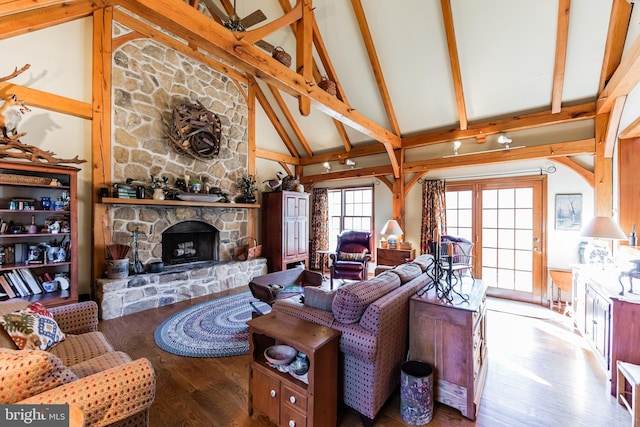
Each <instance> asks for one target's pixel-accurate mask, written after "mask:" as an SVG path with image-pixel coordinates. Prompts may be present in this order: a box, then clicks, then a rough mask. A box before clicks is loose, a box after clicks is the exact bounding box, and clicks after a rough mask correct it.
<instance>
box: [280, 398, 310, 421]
mask: <svg viewBox="0 0 640 427" xmlns="http://www.w3.org/2000/svg"><path fill="white" fill-rule="evenodd" d="M283 403H284V402H283ZM306 425H307V417H306V416H305V414H303V413H302V412H298V411H296V410H295V409H293V408H292V407H291V406H288V405H285V404H283V405H282V411H281V413H280V426H282V427H305V426H306Z"/></svg>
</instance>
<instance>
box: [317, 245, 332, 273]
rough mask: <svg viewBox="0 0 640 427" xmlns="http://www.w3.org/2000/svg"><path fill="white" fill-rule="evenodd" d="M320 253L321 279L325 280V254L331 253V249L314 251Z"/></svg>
mask: <svg viewBox="0 0 640 427" xmlns="http://www.w3.org/2000/svg"><path fill="white" fill-rule="evenodd" d="M316 253H317V254H320V262H321V263H322V280H327V279H329V277H328V276H327V275H326V274H325V267H326V266H327V255H329V254H330V253H333V251H316Z"/></svg>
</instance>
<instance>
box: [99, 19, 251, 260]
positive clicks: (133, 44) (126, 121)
mask: <svg viewBox="0 0 640 427" xmlns="http://www.w3.org/2000/svg"><path fill="white" fill-rule="evenodd" d="M127 31H128V30H126V29H124V28H123V27H121V26H119V25H116V26H115V27H114V32H115V35H116V36H117V35H122V33H124V32H127ZM112 82H113V93H112V96H113V102H112V106H113V107H112V108H113V111H112V113H113V123H112V130H113V137H112V141H113V142H112V165H113V169H112V177H111V181H112V183H122V182H125V181H126V180H127V179H133V180H134V183H135V184H138V183H140V184H143V185H146V186H148V185H149V184H150V182H151V178H150V177H151V176H154V177H156V178H158V177H168V178H169V184H174V183H175V179H176V178H183V177H184V176H185V175H189V176H191V177H195V176H198V177H200V178H203V177H206V178H207V179H208V184H209V185H211V186H215V187H220V188H221V189H222V191H224V192H226V193H228V194H229V196H230V198H231V199H233V197H234V196H235V195H237V194H239V193H240V191H239V190H238V188H237V185H236V183H237V181H238V178H239V177H241V176H243V175H246V173H247V161H248V160H247V152H248V148H247V126H248V107H247V103H246V100H245V98H244V96H243V94H242V92H241V89H240V88H239V87H238V86H237V85H236V83H234V81H232V80H231V79H229V78H228V77H227V76H225V75H223V74H220V73H218V72H217V71H215V70H213V69H210V68H209V67H208V66H206V65H203V64H201V63H199V62H196V61H195V60H193V59H190V58H188V57H186V56H184V55H182V54H180V53H179V52H176V51H174V50H172V49H170V48H167V47H165V46H163V45H160V44H158V43H156V42H155V41H153V40H151V39H136V40H132V41H130V42H128V43H126V44H124V45H122V46H120V47H119V48H118V49H117V50H116V51H115V52H114V53H113V74H112ZM242 90H243V91H245V92H246V90H247V88H246V87H242ZM195 101H199V102H201V103H202V104H203V105H204V106H205V107H206V108H208V109H209V110H210V111H211V112H213V113H214V114H217V115H218V117H219V118H220V120H221V124H222V138H221V139H222V141H221V147H220V153H219V155H218V156H217V157H215V158H213V159H206V160H203V159H197V158H194V157H192V156H190V155H188V154H185V153H182V152H179V151H177V149H175V148H174V146H173V144H174V143H173V142H172V141H171V140H170V139H169V137H168V131H169V125H170V123H171V121H172V119H173V109H174V108H175V107H176V106H177V105H179V104H181V103H184V102H190V103H195ZM150 197H151V196H150V190H147V198H150ZM109 219H110V221H111V227H112V235H111V236H110V237H111V240H112V241H113V242H115V243H130V242H131V233H132V232H133V231H134V230H135V229H136V228H138V229H139V231H140V235H139V242H140V259H141V261H142V262H143V264H146V263H148V262H151V261H159V260H160V259H161V256H162V248H161V247H160V242H161V233H162V231H164V230H165V229H166V228H167V227H169V226H171V225H173V224H175V223H176V222H180V221H185V220H193V219H195V220H201V221H204V222H207V223H209V224H212V225H213V226H215V227H216V228H217V229H218V230H220V241H221V246H220V260H221V261H225V260H229V253H230V252H231V251H232V250H233V247H234V246H235V245H236V242H237V241H238V240H239V239H240V238H241V237H245V236H247V224H248V212H247V209H236V208H233V204H230V205H229V208H200V207H188V208H172V207H149V206H144V207H142V206H118V205H115V206H112V207H111V208H110V218H109Z"/></svg>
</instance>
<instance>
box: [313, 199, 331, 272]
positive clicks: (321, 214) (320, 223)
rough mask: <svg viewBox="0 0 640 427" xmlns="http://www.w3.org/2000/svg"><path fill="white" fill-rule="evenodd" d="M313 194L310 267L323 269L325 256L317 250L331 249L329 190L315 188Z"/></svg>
mask: <svg viewBox="0 0 640 427" xmlns="http://www.w3.org/2000/svg"><path fill="white" fill-rule="evenodd" d="M311 195H312V200H311V236H310V238H311V248H310V250H311V261H310V268H311V269H312V270H322V260H323V256H322V255H321V254H319V253H318V252H317V251H322V250H328V249H329V191H328V190H327V189H326V188H314V189H313V192H312V193H311Z"/></svg>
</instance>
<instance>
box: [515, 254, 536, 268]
mask: <svg viewBox="0 0 640 427" xmlns="http://www.w3.org/2000/svg"><path fill="white" fill-rule="evenodd" d="M515 255H516V265H515V267H516V270H524V271H531V270H533V262H532V260H531V252H529V251H515Z"/></svg>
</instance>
